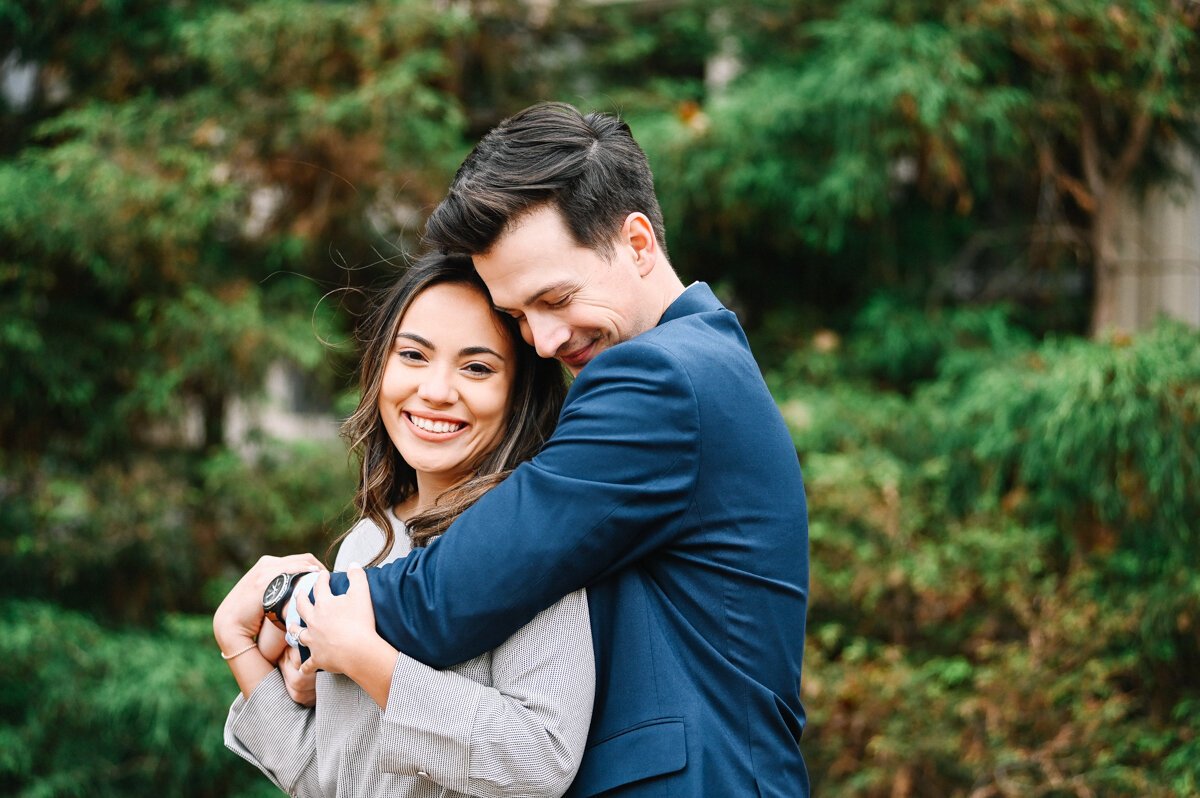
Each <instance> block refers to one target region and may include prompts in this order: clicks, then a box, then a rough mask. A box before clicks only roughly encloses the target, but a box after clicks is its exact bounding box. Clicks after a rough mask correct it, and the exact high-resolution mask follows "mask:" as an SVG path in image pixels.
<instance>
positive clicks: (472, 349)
mask: <svg viewBox="0 0 1200 798" xmlns="http://www.w3.org/2000/svg"><path fill="white" fill-rule="evenodd" d="M458 354H459V356H460V357H466V356H470V355H491V356H492V357H495V358H499V359H500V360H504V355H502V354H500V353H499V352H497V351H496V350H495V349H491V348H490V347H486V346H468V347H465V348H463V349H460V350H458Z"/></svg>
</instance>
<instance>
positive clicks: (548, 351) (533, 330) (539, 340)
mask: <svg viewBox="0 0 1200 798" xmlns="http://www.w3.org/2000/svg"><path fill="white" fill-rule="evenodd" d="M525 324H526V325H527V329H528V330H529V333H528V335H527V336H526V340H527V341H528V340H529V339H530V338H532V339H533V340H532V341H530V343H532V344H533V348H534V349H535V350H537V353H538V355H539V356H540V357H547V358H549V357H554V356H555V355H557V354H558V350H559V348H560V347H562V345H563V344H565V343H566V342H567V341H568V340H569V339H570V338H571V328H570V327H568V326H567V325H565V324H563V323H562V322H560V321H558V320H557V319H555V318H553V317H551V316H541V315H537V316H526V317H525Z"/></svg>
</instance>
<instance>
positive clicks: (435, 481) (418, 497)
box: [394, 472, 470, 521]
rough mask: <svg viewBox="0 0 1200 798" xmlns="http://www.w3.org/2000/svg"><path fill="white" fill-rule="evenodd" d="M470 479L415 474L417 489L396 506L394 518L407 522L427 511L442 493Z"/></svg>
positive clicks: (464, 476) (468, 475) (467, 476)
mask: <svg viewBox="0 0 1200 798" xmlns="http://www.w3.org/2000/svg"><path fill="white" fill-rule="evenodd" d="M469 477H470V474H466V475H463V476H459V477H457V478H443V477H442V475H440V474H422V473H421V472H417V489H416V490H415V491H413V492H412V493H411V494H410V495H409V496H408V498H406V499H405V500H404V501H402V502H400V503H399V504H397V505H396V507H395V508H394V509H395V512H396V517H397V518H399V519H400V520H401V521H407V520H408V519H409V518H412V517H413V516H415V515H420V514H421V513H423V512H425V511H426V510H428V509H429V508H430V507H432V506H433V505H434V503H435V502H436V501H437V500H438V499H439V498H440V497H441V495H442V494H443V493H445V492H446V491H448V490H450V489H451V488H453V487H454V486H455V485H460V484H462V483H463V482H465V481H466V480H467V479H468V478H469Z"/></svg>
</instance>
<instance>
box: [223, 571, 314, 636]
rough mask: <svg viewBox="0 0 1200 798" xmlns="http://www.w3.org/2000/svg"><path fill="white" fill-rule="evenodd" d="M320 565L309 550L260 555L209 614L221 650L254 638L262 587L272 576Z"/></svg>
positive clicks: (259, 623) (260, 612) (259, 618)
mask: <svg viewBox="0 0 1200 798" xmlns="http://www.w3.org/2000/svg"><path fill="white" fill-rule="evenodd" d="M321 569H322V565H321V561H320V560H318V559H317V558H316V557H314V556H313V555H311V554H292V555H289V556H287V557H260V558H259V560H258V562H256V563H255V564H254V566H253V567H251V568H250V570H249V571H247V572H246V573H245V575H244V576H242V578H241V579H239V580H238V583H237V584H236V585H234V586H233V589H232V590H230V591H229V594H228V595H227V596H225V600H224V601H222V602H221V606H219V607H217V611H216V613H215V614H214V615H213V635H214V636H215V637H216V638H217V645H219V646H220V647H221V650H222V651H223V652H226V653H232V652H234V651H237V650H238V649H241V648H244V647H245V646H247V645H249V644H251V643H253V642H254V639H255V637H256V636H257V635H258V632H259V630H260V629H261V628H262V625H263V607H262V598H263V591H264V590H266V589H267V585H268V584H269V583H270V581H271V580H272V579H274V578H275V577H276V576H278V575H279V574H283V573H299V572H301V571H319V570H321Z"/></svg>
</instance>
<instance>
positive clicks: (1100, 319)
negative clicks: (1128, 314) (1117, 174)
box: [1090, 187, 1119, 338]
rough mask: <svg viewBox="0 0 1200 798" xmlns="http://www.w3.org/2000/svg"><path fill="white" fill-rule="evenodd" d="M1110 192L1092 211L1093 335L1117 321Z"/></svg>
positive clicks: (1115, 256) (1113, 216) (1107, 192)
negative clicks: (1093, 211)
mask: <svg viewBox="0 0 1200 798" xmlns="http://www.w3.org/2000/svg"><path fill="white" fill-rule="evenodd" d="M1116 206H1117V203H1116V202H1115V201H1114V200H1113V192H1112V191H1111V187H1110V190H1108V191H1106V192H1105V193H1104V195H1103V196H1102V197H1101V198H1100V201H1099V202H1098V203H1097V206H1096V211H1095V213H1094V214H1093V215H1092V229H1091V244H1092V275H1093V286H1092V290H1093V293H1092V323H1091V330H1090V332H1091V335H1092V338H1099V337H1100V336H1102V335H1104V334H1106V333H1109V332H1112V330H1113V329H1114V328H1115V327H1116V325H1117V296H1118V291H1117V283H1118V278H1119V274H1118V261H1117V256H1118V253H1117V248H1116V242H1115V241H1114V240H1113V232H1114V231H1113V228H1114V227H1115V223H1116V213H1115V211H1116Z"/></svg>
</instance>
